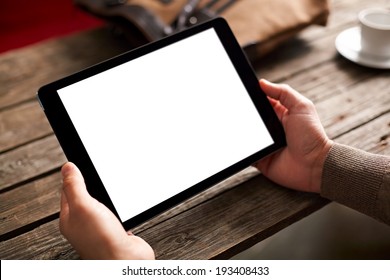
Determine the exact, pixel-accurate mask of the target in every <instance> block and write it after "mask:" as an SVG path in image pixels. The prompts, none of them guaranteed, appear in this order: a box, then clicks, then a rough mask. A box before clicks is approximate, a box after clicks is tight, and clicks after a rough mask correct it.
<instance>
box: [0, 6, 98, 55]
mask: <svg viewBox="0 0 390 280" xmlns="http://www.w3.org/2000/svg"><path fill="white" fill-rule="evenodd" d="M102 24H103V22H102V21H100V20H98V19H96V18H93V17H91V16H89V15H88V14H86V13H85V12H83V11H81V10H79V9H78V8H77V7H75V6H74V5H73V2H72V0H34V1H31V0H17V1H15V0H1V1H0V52H4V51H7V50H10V49H14V48H19V47H22V46H25V45H28V44H32V43H35V42H38V41H41V40H44V39H48V38H52V37H57V36H61V35H65V34H69V33H72V32H75V31H81V30H85V29H90V28H93V27H97V26H100V25H102Z"/></svg>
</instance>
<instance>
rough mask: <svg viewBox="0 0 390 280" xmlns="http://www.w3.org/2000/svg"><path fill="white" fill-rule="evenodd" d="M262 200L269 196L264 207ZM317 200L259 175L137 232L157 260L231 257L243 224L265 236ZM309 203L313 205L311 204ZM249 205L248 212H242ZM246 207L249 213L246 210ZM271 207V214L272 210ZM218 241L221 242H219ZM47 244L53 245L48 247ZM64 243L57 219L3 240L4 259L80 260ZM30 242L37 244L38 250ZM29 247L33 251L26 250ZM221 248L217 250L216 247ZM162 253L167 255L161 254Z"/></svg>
mask: <svg viewBox="0 0 390 280" xmlns="http://www.w3.org/2000/svg"><path fill="white" fill-rule="evenodd" d="M248 182H249V183H248ZM280 192H283V193H284V195H280ZM264 197H267V202H266V203H265V202H264V201H265V200H264ZM313 197H315V200H316V201H315V202H319V203H315V209H318V207H320V206H322V205H323V203H326V201H325V200H322V199H320V198H319V197H318V196H315V195H310V194H304V195H302V194H299V193H297V192H294V191H290V190H287V189H284V188H278V187H273V184H272V183H270V182H269V181H267V180H265V179H264V178H263V177H262V176H257V177H255V178H254V179H252V180H249V181H247V182H245V183H244V184H243V185H240V186H239V187H236V188H233V189H231V190H229V191H227V192H223V193H222V194H221V195H219V196H217V197H215V198H213V199H211V200H208V201H207V202H205V203H203V204H200V205H199V206H197V207H193V208H190V209H189V210H188V211H184V212H181V213H180V214H179V215H176V216H174V217H173V218H171V219H169V220H166V221H164V222H163V223H159V224H158V225H156V226H154V227H152V228H148V229H147V230H145V231H142V232H137V234H138V235H139V236H141V237H143V238H145V239H146V240H147V241H149V242H150V243H151V245H152V246H153V247H154V248H155V250H156V253H157V256H158V257H159V258H190V259H196V258H206V257H207V258H208V257H217V256H222V255H224V256H228V255H229V254H232V253H233V251H229V250H228V249H227V247H230V246H231V244H233V243H236V244H237V242H239V241H240V240H238V241H237V240H234V239H233V238H230V236H236V234H238V232H237V231H240V233H239V234H241V231H243V228H242V223H244V222H245V223H248V220H249V219H252V218H253V219H254V220H253V221H252V222H251V229H252V230H255V231H256V232H258V231H259V230H258V229H259V227H260V228H261V229H264V230H265V229H266V230H265V231H266V232H262V233H261V236H262V237H263V238H265V237H266V236H268V234H272V233H273V232H274V231H278V230H279V229H281V228H283V227H285V226H286V223H288V224H289V223H292V222H293V221H294V220H295V219H299V218H301V217H302V216H304V215H307V214H308V213H310V210H308V207H307V206H308V205H307V204H308V203H310V201H311V199H312V198H313ZM215 199H216V200H215ZM319 200H320V201H319ZM311 202H312V203H313V201H311ZM277 203H287V205H288V206H289V207H287V208H284V210H280V207H275V204H277ZM216 205H218V207H216ZM245 205H246V208H242V206H245ZM254 206H255V207H254ZM253 208H254V211H251V210H250V209H253ZM291 208H292V209H295V208H297V209H296V214H295V215H291ZM243 209H244V210H245V209H248V210H245V211H243ZM271 209H273V210H272V211H271ZM257 210H258V211H257ZM226 211H230V212H226ZM270 211H271V212H270ZM292 211H293V210H292ZM312 211H314V209H312ZM226 213H230V215H226ZM220 215H223V216H224V217H225V216H229V218H228V221H227V223H225V222H223V221H222V219H221V218H220V217H221V216H220ZM297 216H299V218H298V217H297ZM279 217H285V218H286V220H284V221H282V222H280V223H275V220H277V221H278V218H279ZM189 221H191V222H189ZM215 223H217V224H215ZM258 223H259V224H258ZM273 223H275V224H273ZM226 227H228V228H226ZM246 228H247V227H246ZM178 229H179V230H178ZM205 229H207V231H206V232H207V234H206V235H204V234H202V236H199V235H198V236H196V235H197V234H199V232H205ZM218 234H224V235H223V236H226V237H229V238H227V239H225V238H220V237H219V238H217V235H218ZM225 234H226V235H225ZM248 234H250V233H249V232H246V234H245V235H244V236H243V238H247V236H248ZM156 235H157V236H156ZM201 237H205V238H207V239H203V238H201ZM241 239H242V238H241ZM207 240H208V241H207ZM217 240H218V243H216V241H217ZM252 240H254V239H253V237H252V238H251V240H249V241H248V240H241V241H242V242H241V243H246V246H247V247H249V246H251V245H253V244H254V243H253V242H256V241H253V242H252ZM199 242H200V243H202V244H201V246H202V247H201V248H203V250H199V247H198V246H200V244H199ZM47 243H50V245H48V244H47ZM65 243H66V242H65ZM65 243H64V240H63V237H62V236H60V234H59V232H58V221H57V220H55V221H53V222H51V223H48V224H45V225H42V226H41V227H38V228H37V229H35V230H32V231H30V232H27V233H26V234H24V235H20V236H17V237H15V238H13V239H10V240H6V241H3V242H1V243H0V252H1V258H2V259H17V258H28V259H30V258H37V259H47V258H49V259H57V258H59V256H60V253H61V252H62V250H65V252H66V254H67V255H69V256H73V257H75V256H76V257H77V254H75V253H69V252H70V249H69V247H67V246H66V244H65ZM30 244H34V246H31V245H30ZM224 244H225V245H224ZM223 245H224V246H223ZM27 246H28V247H29V249H28V250H27V251H26V247H27ZM220 246H221V247H220ZM226 246H227V247H226ZM31 247H33V248H31ZM217 247H219V248H218V249H217ZM11 248H12V249H11ZM235 250H238V248H235ZM161 252H165V253H164V254H162V253H161ZM215 252H218V253H217V254H216V253H215Z"/></svg>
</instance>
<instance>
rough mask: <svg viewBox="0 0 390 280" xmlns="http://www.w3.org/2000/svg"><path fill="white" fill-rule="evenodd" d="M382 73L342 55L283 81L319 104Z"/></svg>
mask: <svg viewBox="0 0 390 280" xmlns="http://www.w3.org/2000/svg"><path fill="white" fill-rule="evenodd" d="M381 74H383V71H381V70H376V69H369V68H363V67H360V66H358V65H355V64H353V63H352V62H350V61H347V60H346V59H343V58H341V57H335V59H334V60H330V61H327V62H326V63H323V64H320V65H318V66H317V67H314V68H313V69H310V71H305V72H302V73H299V74H298V75H295V76H293V77H289V78H288V79H287V80H285V81H283V82H285V83H288V84H289V85H290V86H291V87H293V88H294V89H296V90H297V91H299V92H301V93H302V94H303V95H305V96H306V97H308V98H309V99H310V100H311V101H313V102H314V103H315V104H317V103H319V102H320V101H323V100H325V99H327V98H330V97H331V96H335V95H339V94H340V93H342V92H344V91H346V90H348V88H351V87H353V86H355V85H356V84H358V83H362V82H364V81H366V80H368V79H370V78H372V77H375V76H376V75H381Z"/></svg>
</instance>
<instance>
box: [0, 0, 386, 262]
mask: <svg viewBox="0 0 390 280" xmlns="http://www.w3.org/2000/svg"><path fill="white" fill-rule="evenodd" d="M375 4H376V5H377V4H382V5H384V4H386V3H385V1H368V0H365V1H363V0H354V1H348V0H335V1H333V5H332V6H333V11H332V14H331V17H330V20H329V24H328V26H327V27H326V28H321V27H312V28H309V29H307V30H306V31H304V32H302V33H301V34H300V35H299V36H298V37H297V38H296V39H293V40H291V41H289V42H288V43H286V44H285V45H284V46H282V47H280V48H279V49H278V50H276V51H275V52H274V53H272V54H271V55H270V56H268V57H267V58H265V59H262V60H259V61H257V62H255V63H254V65H255V69H256V71H257V74H258V77H265V78H268V79H270V80H273V81H278V82H283V83H288V84H290V85H291V86H293V87H294V88H296V89H297V90H299V91H301V92H302V93H303V94H304V95H306V96H307V97H309V98H310V99H312V100H313V101H314V102H315V104H316V107H317V109H318V112H319V115H320V118H321V121H322V122H323V124H324V127H325V129H326V131H327V133H328V134H329V135H330V136H331V137H332V138H334V139H336V140H337V141H339V142H341V143H344V144H349V145H352V146H356V147H358V148H361V149H364V150H367V151H371V152H375V153H381V154H386V155H390V145H389V139H390V72H389V71H383V70H374V69H369V68H365V67H361V66H357V65H355V64H353V63H351V62H349V61H346V60H345V59H343V58H342V57H340V56H339V55H338V54H337V52H336V50H335V48H334V40H335V38H336V36H337V34H339V32H341V31H342V30H344V29H346V28H348V27H351V26H354V25H356V24H357V13H358V11H359V10H361V9H363V8H365V7H369V6H373V5H375ZM126 49H127V45H126V43H125V42H122V41H121V40H118V39H115V38H113V37H112V36H111V35H110V34H109V32H107V30H105V29H98V30H94V31H89V32H84V33H80V34H76V35H73V36H69V37H65V38H61V39H58V40H51V41H47V42H43V43H40V44H37V45H34V46H31V47H27V48H24V49H20V50H15V51H12V52H8V53H5V54H2V55H0V85H1V86H0V221H1V224H0V258H1V259H74V258H78V256H77V254H76V253H75V252H74V251H73V249H72V248H71V247H70V245H69V244H68V243H67V241H66V240H65V239H64V238H63V237H62V236H61V235H60V233H59V230H58V211H59V197H60V195H59V189H60V186H61V181H60V180H61V179H60V175H59V169H60V166H61V165H62V164H63V163H64V162H65V157H64V155H63V153H62V151H61V149H60V147H59V145H58V142H57V140H56V138H55V137H54V135H53V134H52V131H51V128H50V126H49V124H48V123H47V121H46V119H45V117H44V114H43V112H42V111H41V110H40V108H39V105H38V103H37V101H36V100H35V92H36V90H37V89H38V88H39V86H41V85H42V84H45V83H47V82H50V81H52V80H55V79H58V78H60V77H62V76H65V75H68V74H70V73H72V72H75V71H77V70H80V69H83V68H85V67H88V66H90V65H92V64H95V63H97V62H99V61H102V60H104V59H107V58H109V57H112V56H114V55H116V54H119V53H121V52H123V51H125V50H126ZM326 203H327V201H326V200H323V199H321V198H320V197H319V196H317V195H312V194H302V193H299V192H294V191H290V190H287V189H284V188H281V187H279V186H276V185H275V184H273V183H272V182H269V181H268V180H266V179H265V178H264V177H263V176H261V175H258V172H257V171H255V170H254V169H253V168H248V169H247V170H244V171H243V172H241V173H240V174H237V175H236V176H234V177H232V178H230V179H229V180H227V181H226V182H222V183H221V184H219V185H217V186H214V187H213V188H211V189H210V190H208V191H206V192H203V193H201V194H199V195H197V196H196V197H194V198H192V199H190V200H188V201H186V202H185V203H183V204H181V205H178V206H177V207H175V208H174V209H171V210H170V211H168V212H166V213H164V214H163V215H160V216H158V217H156V218H154V219H153V220H151V221H149V222H147V223H145V224H143V225H140V226H139V227H137V228H135V229H134V232H136V233H137V234H139V235H140V236H141V237H144V238H145V239H146V240H147V241H148V242H149V243H150V244H151V245H152V246H153V248H154V249H155V250H156V254H157V257H158V258H162V259H171V258H179V259H205V258H227V257H230V256H232V255H234V254H236V253H238V252H240V251H242V250H244V249H246V248H248V247H250V246H251V245H254V244H255V243H257V242H259V241H261V240H263V239H264V238H267V237H268V236H270V235H272V234H273V233H275V232H277V231H279V230H280V229H282V228H284V227H286V226H288V225H289V224H291V223H294V222H295V221H297V220H299V219H301V218H303V217H305V216H306V215H308V214H310V213H312V212H313V211H315V210H317V209H319V208H320V207H322V206H323V205H325V204H326ZM221 217H223V218H221Z"/></svg>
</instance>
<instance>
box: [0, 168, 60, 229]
mask: <svg viewBox="0 0 390 280" xmlns="http://www.w3.org/2000/svg"><path fill="white" fill-rule="evenodd" d="M61 186H62V185H61V176H60V174H59V172H57V173H55V174H53V175H50V176H47V177H45V178H42V179H39V180H35V181H33V182H30V183H28V184H26V185H23V186H21V187H19V188H16V189H14V190H11V191H8V192H5V193H1V194H0V221H1V224H0V236H3V235H4V234H9V233H10V232H12V231H15V230H17V229H19V228H23V227H25V226H26V225H29V224H32V223H34V222H36V221H39V220H42V219H44V218H46V217H48V216H51V215H53V214H55V213H58V212H59V210H60V188H61Z"/></svg>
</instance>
